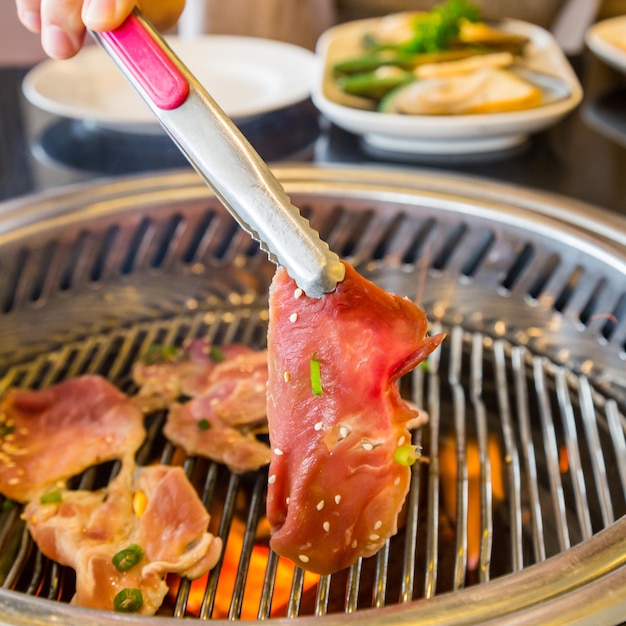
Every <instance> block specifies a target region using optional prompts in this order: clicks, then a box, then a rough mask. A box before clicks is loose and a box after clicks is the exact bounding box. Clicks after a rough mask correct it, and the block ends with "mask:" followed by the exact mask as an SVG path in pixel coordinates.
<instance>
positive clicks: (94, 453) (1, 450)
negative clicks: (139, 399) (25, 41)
mask: <svg viewBox="0 0 626 626" xmlns="http://www.w3.org/2000/svg"><path fill="white" fill-rule="evenodd" d="M144 438H145V430H144V425H143V415H142V413H141V411H139V410H138V409H137V408H136V407H135V406H134V404H133V403H132V402H131V401H130V400H129V399H128V398H127V396H125V395H124V394H123V393H122V392H121V391H120V390H119V389H117V388H116V387H114V386H113V385H112V384H111V383H109V382H108V381H107V380H106V379H104V378H102V377H101V376H97V375H84V376H79V377H76V378H72V379H70V380H67V381H64V382H61V383H58V384H57V385H53V386H51V387H48V388H46V389H43V390H38V391H29V390H24V389H12V390H10V391H9V392H8V393H7V394H6V396H5V397H4V399H3V401H2V404H1V405H0V492H1V493H2V494H4V495H5V496H6V497H7V498H11V499H13V500H18V501H20V502H26V501H28V500H30V499H31V498H33V497H34V496H37V495H38V494H39V493H40V492H41V491H42V490H43V489H45V488H46V487H47V486H48V485H52V484H54V483H57V482H58V481H63V480H66V479H68V478H71V477H72V476H75V475H76V474H79V473H80V472H81V471H83V470H85V469H86V468H88V467H90V466H92V465H97V464H99V463H103V462H105V461H109V460H113V459H124V458H127V457H131V458H132V457H134V454H135V452H136V451H137V449H138V448H139V446H140V445H141V444H142V442H143V440H144Z"/></svg>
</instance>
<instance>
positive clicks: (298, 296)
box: [293, 287, 304, 300]
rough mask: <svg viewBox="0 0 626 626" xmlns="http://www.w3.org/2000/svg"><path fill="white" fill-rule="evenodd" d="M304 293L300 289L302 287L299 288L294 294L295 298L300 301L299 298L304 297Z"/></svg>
mask: <svg viewBox="0 0 626 626" xmlns="http://www.w3.org/2000/svg"><path fill="white" fill-rule="evenodd" d="M303 293H304V291H302V289H300V287H298V288H297V289H296V290H295V291H294V292H293V297H294V298H295V299H296V300H298V299H299V298H301V297H302V294H303Z"/></svg>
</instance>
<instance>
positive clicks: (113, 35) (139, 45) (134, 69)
mask: <svg viewBox="0 0 626 626" xmlns="http://www.w3.org/2000/svg"><path fill="white" fill-rule="evenodd" d="M100 37H102V38H103V39H104V40H105V41H106V42H107V43H108V44H109V46H111V48H112V49H113V50H114V51H115V53H116V54H117V56H118V58H119V59H120V60H121V61H122V62H123V63H124V66H125V68H126V69H127V71H129V72H130V73H131V74H132V76H133V77H134V78H135V80H136V81H137V82H138V83H139V85H140V86H141V88H142V89H143V90H144V92H145V94H146V96H147V97H148V98H150V100H151V101H152V102H153V103H154V104H155V105H156V106H157V107H159V109H163V110H165V111H170V110H172V109H176V108H178V107H179V106H180V105H181V104H183V102H185V100H186V99H187V96H188V95H189V83H188V82H187V79H186V78H185V76H184V75H183V74H182V73H181V72H180V70H179V69H178V68H177V67H176V65H175V64H174V63H173V62H172V60H171V59H170V58H169V57H168V56H167V55H166V54H165V52H164V51H163V48H162V47H161V46H160V45H159V44H158V43H157V42H156V41H155V40H154V38H153V37H152V36H151V35H150V33H149V32H148V31H147V30H146V29H145V27H144V26H143V25H142V24H141V22H140V21H139V18H138V17H137V15H136V14H135V13H131V14H130V15H129V16H128V17H127V18H126V20H125V21H124V23H123V24H122V25H121V26H119V27H118V28H116V29H115V30H111V31H107V32H103V33H100Z"/></svg>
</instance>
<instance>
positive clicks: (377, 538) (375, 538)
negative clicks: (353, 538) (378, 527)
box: [369, 533, 380, 541]
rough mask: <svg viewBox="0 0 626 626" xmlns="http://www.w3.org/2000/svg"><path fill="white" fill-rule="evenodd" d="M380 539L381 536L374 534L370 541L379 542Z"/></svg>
mask: <svg viewBox="0 0 626 626" xmlns="http://www.w3.org/2000/svg"><path fill="white" fill-rule="evenodd" d="M379 539H380V535H377V534H376V533H372V534H371V535H370V536H369V540H370V541H378V540H379Z"/></svg>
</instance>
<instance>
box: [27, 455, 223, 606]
mask: <svg viewBox="0 0 626 626" xmlns="http://www.w3.org/2000/svg"><path fill="white" fill-rule="evenodd" d="M51 494H54V495H55V496H56V497H55V498H49V499H46V498H45V497H44V498H41V499H39V498H37V499H34V500H32V501H31V502H30V503H28V505H27V506H26V508H25V511H24V514H23V517H24V519H25V520H26V526H27V528H28V530H29V531H30V533H31V535H32V536H33V539H34V540H35V542H36V543H37V545H38V546H39V548H40V550H41V551H42V553H43V554H45V555H46V556H47V557H48V558H50V559H53V560H54V561H57V562H58V563H61V564H62V565H66V566H69V567H72V568H73V569H74V570H75V571H76V593H75V595H74V598H73V599H72V603H74V604H77V605H80V606H85V607H90V608H96V609H104V610H111V611H112V610H115V609H116V606H115V597H116V596H117V595H118V594H119V593H124V591H125V590H132V591H133V592H134V593H135V594H136V593H137V592H140V594H141V596H140V597H141V604H140V605H139V606H136V607H135V608H134V610H133V612H136V613H139V614H144V615H153V614H154V613H155V612H156V611H157V610H158V609H159V607H160V606H161V604H162V602H163V599H164V597H165V595H166V593H167V591H168V585H167V582H166V574H177V575H179V576H186V577H188V578H191V579H194V578H199V577H201V576H203V575H204V574H206V573H207V572H208V571H209V570H210V569H211V568H212V567H213V566H214V565H215V564H216V563H217V561H218V560H219V556H220V554H221V549H222V542H221V540H220V539H219V538H216V537H214V536H213V535H212V534H210V533H209V532H208V530H207V529H208V525H209V514H208V513H207V511H206V509H205V507H204V505H203V504H202V502H201V501H200V499H199V498H198V495H197V494H196V492H195V489H194V487H193V486H192V485H191V483H190V482H189V481H188V480H187V477H186V476H185V473H184V471H183V470H182V468H180V467H169V466H165V465H153V466H147V467H140V468H136V467H135V466H134V465H133V464H127V465H123V466H122V470H121V472H120V473H119V474H118V476H117V477H116V478H115V479H114V480H113V481H112V482H111V483H110V484H109V485H108V486H107V487H105V488H103V489H100V490H97V491H69V490H65V489H64V490H59V491H57V492H48V494H45V495H47V496H50V495H51ZM139 496H140V497H139ZM137 500H139V502H140V504H137ZM129 546H138V547H139V548H140V549H141V553H140V558H139V560H138V562H137V563H136V564H134V565H132V567H130V568H129V569H126V570H123V571H120V569H118V567H117V566H116V565H115V564H114V562H113V559H114V557H115V556H116V555H117V554H119V553H120V552H121V551H123V550H126V549H128V547H129ZM118 610H119V609H118Z"/></svg>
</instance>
